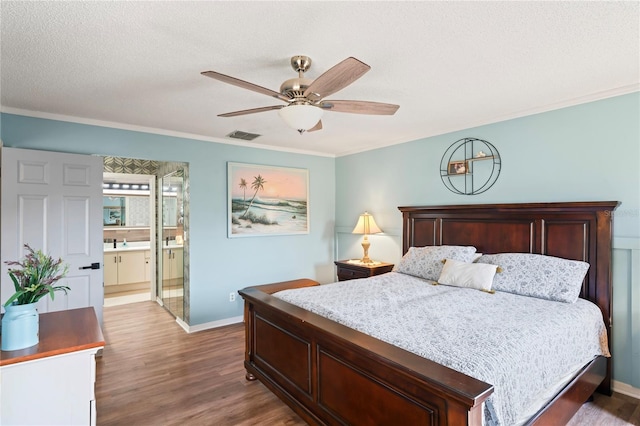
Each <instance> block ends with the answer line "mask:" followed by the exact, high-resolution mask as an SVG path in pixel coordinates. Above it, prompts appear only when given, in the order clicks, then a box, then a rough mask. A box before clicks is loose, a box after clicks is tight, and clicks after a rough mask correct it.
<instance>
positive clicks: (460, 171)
mask: <svg viewBox="0 0 640 426" xmlns="http://www.w3.org/2000/svg"><path fill="white" fill-rule="evenodd" d="M468 173H469V162H468V161H467V160H461V161H449V165H448V167H447V174H450V175H466V174H468Z"/></svg>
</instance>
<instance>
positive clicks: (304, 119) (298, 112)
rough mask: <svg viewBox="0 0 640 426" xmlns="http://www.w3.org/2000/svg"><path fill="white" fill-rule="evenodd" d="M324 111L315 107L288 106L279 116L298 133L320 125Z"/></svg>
mask: <svg viewBox="0 0 640 426" xmlns="http://www.w3.org/2000/svg"><path fill="white" fill-rule="evenodd" d="M323 112H324V111H323V110H322V109H321V108H318V107H315V106H313V105H295V104H294V105H288V106H286V107H284V108H282V109H280V110H278V114H279V115H280V117H281V118H282V119H283V120H284V122H285V123H286V124H287V126H289V127H291V128H292V129H295V130H297V131H299V132H300V131H305V130H309V129H311V128H312V127H314V126H315V125H316V124H318V121H320V119H321V118H322V114H323Z"/></svg>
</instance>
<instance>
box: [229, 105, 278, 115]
mask: <svg viewBox="0 0 640 426" xmlns="http://www.w3.org/2000/svg"><path fill="white" fill-rule="evenodd" d="M284 107H285V105H272V106H268V107H261V108H252V109H245V110H242V111H234V112H227V113H225V114H218V117H236V116H238V115H247V114H255V113H257V112H265V111H272V110H274V109H282V108H284Z"/></svg>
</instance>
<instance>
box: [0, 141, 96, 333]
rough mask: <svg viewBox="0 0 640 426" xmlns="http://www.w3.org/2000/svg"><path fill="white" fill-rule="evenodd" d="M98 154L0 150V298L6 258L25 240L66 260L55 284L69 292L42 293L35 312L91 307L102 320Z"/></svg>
mask: <svg viewBox="0 0 640 426" xmlns="http://www.w3.org/2000/svg"><path fill="white" fill-rule="evenodd" d="M102 170H103V161H102V157H94V156H89V155H78V154H66V153H58V152H49V151H34V150H27V149H17V148H3V149H2V208H1V210H2V219H1V222H2V224H1V227H2V242H1V248H2V254H1V255H0V260H1V261H2V270H1V274H0V275H1V276H0V281H1V282H0V284H1V285H0V302H1V303H2V304H4V302H5V301H6V300H7V299H8V298H9V297H10V296H11V295H12V294H13V293H14V291H15V290H14V287H13V283H12V282H11V279H10V278H9V276H8V273H7V270H8V266H7V265H6V264H5V261H7V260H20V259H22V258H24V249H23V247H24V244H29V245H30V246H31V247H32V248H33V249H34V250H38V249H40V250H42V251H43V252H45V253H48V254H50V255H51V256H52V257H54V258H58V257H60V258H62V260H63V261H64V262H65V263H67V264H68V265H69V272H68V274H67V276H66V277H65V278H64V279H63V280H61V281H59V284H62V285H67V286H69V287H70V288H71V291H69V292H68V294H67V295H65V294H64V293H63V292H56V293H55V300H53V301H52V300H51V298H50V297H49V296H46V297H43V298H42V299H41V300H40V302H39V303H38V311H39V312H40V313H44V312H52V311H60V310H66V309H74V308H81V307H87V306H93V307H94V309H95V311H96V314H97V316H98V320H99V321H100V324H102V305H103V299H104V290H103V285H102V269H86V268H87V267H90V266H91V264H95V263H97V265H94V267H96V266H97V267H99V268H101V264H102V261H103V257H102V256H103V243H102Z"/></svg>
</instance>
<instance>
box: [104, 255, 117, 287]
mask: <svg viewBox="0 0 640 426" xmlns="http://www.w3.org/2000/svg"><path fill="white" fill-rule="evenodd" d="M116 284H118V253H105V255H104V285H116Z"/></svg>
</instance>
